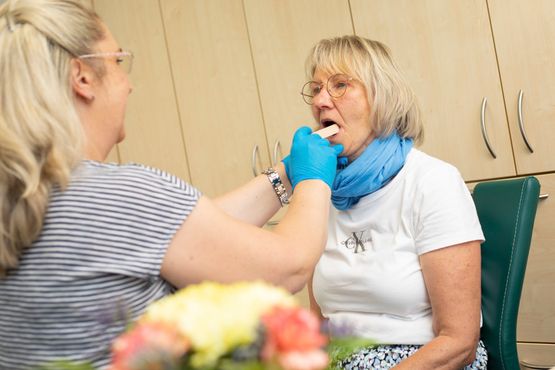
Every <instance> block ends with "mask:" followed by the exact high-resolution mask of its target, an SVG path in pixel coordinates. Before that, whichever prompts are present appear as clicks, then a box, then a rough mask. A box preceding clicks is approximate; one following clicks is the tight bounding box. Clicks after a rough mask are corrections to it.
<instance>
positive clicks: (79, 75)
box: [70, 58, 96, 103]
mask: <svg viewBox="0 0 555 370" xmlns="http://www.w3.org/2000/svg"><path fill="white" fill-rule="evenodd" d="M70 73H71V76H70V78H71V87H72V88H73V92H74V93H75V95H76V96H77V97H79V98H81V99H83V100H84V101H85V102H87V103H91V102H92V101H94V98H95V89H94V83H95V79H96V76H95V74H94V71H93V70H92V69H91V67H89V66H88V65H87V64H86V63H84V62H83V61H82V60H80V59H77V58H74V59H72V60H71V72H70Z"/></svg>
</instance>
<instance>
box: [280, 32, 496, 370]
mask: <svg viewBox="0 0 555 370" xmlns="http://www.w3.org/2000/svg"><path fill="white" fill-rule="evenodd" d="M307 74H308V76H309V79H310V80H311V81H309V82H307V83H306V84H305V85H304V87H303V90H302V95H303V98H304V100H305V102H306V103H308V104H309V105H310V106H311V108H312V113H313V116H314V118H315V120H316V123H317V126H318V127H327V126H329V125H332V124H337V125H338V127H339V131H338V132H337V133H336V134H335V135H334V136H332V137H330V138H329V140H330V142H331V143H333V144H342V145H343V146H344V151H343V152H342V153H341V156H342V158H340V159H343V162H342V163H341V164H340V167H339V169H338V173H337V176H336V178H335V181H334V184H333V187H332V201H333V207H332V209H331V212H330V218H329V225H328V227H329V228H328V230H329V231H328V233H329V234H328V242H327V246H326V249H325V252H324V254H323V255H322V257H321V258H320V261H319V262H318V264H317V266H316V268H315V270H314V273H313V277H312V283H311V284H310V285H309V292H310V298H311V305H312V306H313V308H314V309H315V310H317V311H318V312H319V313H320V314H321V315H322V316H323V317H325V318H327V319H328V320H329V322H330V327H331V328H332V331H333V330H334V328H336V329H337V328H341V329H342V330H344V329H345V327H347V328H348V329H349V330H350V331H352V333H353V334H355V335H357V336H363V337H367V338H371V339H374V340H376V342H377V343H378V344H379V346H377V347H375V348H372V349H364V350H362V351H360V352H357V353H353V354H352V356H351V357H350V358H349V359H347V360H345V361H343V363H342V367H343V368H344V369H388V368H391V367H395V369H411V370H414V369H461V368H463V367H465V366H467V367H466V369H485V366H486V362H487V354H486V351H485V349H484V347H483V344H482V343H481V342H480V341H479V335H480V321H481V318H480V297H481V293H480V243H481V241H483V238H484V237H483V234H482V231H481V228H480V224H479V221H478V218H477V215H476V210H475V208H474V204H473V202H472V199H471V197H470V194H469V191H468V189H467V188H466V187H465V184H464V181H463V179H462V178H461V176H460V174H459V172H458V171H457V169H456V168H454V167H453V166H451V165H449V164H447V163H445V162H442V161H441V160H439V159H436V158H433V157H430V156H429V155H427V154H425V153H423V152H421V151H419V150H417V149H415V148H413V142H419V141H421V140H422V123H421V121H420V116H419V111H418V107H417V104H416V98H415V96H414V94H413V92H412V91H411V89H410V88H409V86H408V85H407V83H406V82H405V80H404V79H403V78H402V76H401V73H400V71H399V69H398V67H397V66H396V64H395V62H394V61H393V60H392V58H391V56H390V53H389V51H388V49H387V47H386V46H384V45H383V44H381V43H379V42H376V41H372V40H368V39H364V38H360V37H357V36H344V37H339V38H334V39H327V40H322V41H320V42H319V43H317V44H316V45H315V46H314V48H313V49H312V51H311V53H310V55H309V57H308V60H307ZM284 162H285V163H286V166H287V162H288V160H287V159H286V160H285V161H284Z"/></svg>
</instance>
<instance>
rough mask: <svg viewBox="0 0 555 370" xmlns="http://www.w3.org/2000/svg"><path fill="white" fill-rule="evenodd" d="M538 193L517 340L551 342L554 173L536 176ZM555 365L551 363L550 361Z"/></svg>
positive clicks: (554, 327)
mask: <svg viewBox="0 0 555 370" xmlns="http://www.w3.org/2000/svg"><path fill="white" fill-rule="evenodd" d="M537 178H538V180H539V181H540V183H541V194H549V197H547V198H545V199H540V202H539V204H538V211H537V214H536V220H535V222H534V232H533V235H532V244H531V247H530V254H529V256H528V264H527V266H526V276H525V278H524V288H523V290H522V297H521V299H520V309H519V315H518V327H517V337H518V340H519V341H520V342H539V343H555V293H554V292H555V227H554V226H553V224H554V223H553V220H555V174H551V175H542V176H537ZM552 366H555V363H553V364H552Z"/></svg>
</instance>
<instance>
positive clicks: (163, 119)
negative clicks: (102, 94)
mask: <svg viewBox="0 0 555 370" xmlns="http://www.w3.org/2000/svg"><path fill="white" fill-rule="evenodd" d="M94 5H95V10H96V11H97V13H99V15H100V16H101V17H102V19H103V20H104V21H105V22H106V24H107V25H108V27H109V28H110V30H111V31H112V33H113V34H114V36H115V37H116V39H117V40H118V42H119V43H120V45H121V47H122V48H123V49H130V50H132V51H133V53H134V54H135V60H134V63H133V70H132V72H131V75H130V78H131V82H132V84H133V87H134V89H133V93H132V94H131V95H130V97H129V103H128V109H127V119H126V131H127V137H126V139H125V141H124V142H122V143H121V144H119V153H120V156H121V161H122V162H140V163H144V164H147V165H151V166H154V167H157V168H161V169H163V170H166V171H169V172H170V173H173V174H175V175H177V176H179V177H181V178H183V179H185V180H189V170H188V165H187V157H186V154H185V153H186V152H185V147H184V141H183V137H182V133H181V125H180V120H179V115H178V110H177V103H176V99H175V94H174V88H173V83H172V74H171V69H170V63H169V59H168V51H167V48H166V40H165V35H164V27H163V24H162V18H161V14H160V7H159V4H158V1H157V0H118V1H112V0H95V2H94Z"/></svg>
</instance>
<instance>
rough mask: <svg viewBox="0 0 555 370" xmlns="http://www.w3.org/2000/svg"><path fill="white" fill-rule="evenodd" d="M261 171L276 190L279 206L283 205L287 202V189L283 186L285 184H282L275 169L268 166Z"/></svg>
mask: <svg viewBox="0 0 555 370" xmlns="http://www.w3.org/2000/svg"><path fill="white" fill-rule="evenodd" d="M262 173H263V174H264V175H266V176H268V181H270V184H272V187H273V188H274V191H275V192H276V195H277V197H278V199H279V202H280V203H281V206H282V207H283V206H284V205H286V204H289V194H287V189H286V188H285V185H283V183H282V182H281V178H280V177H279V174H278V173H277V172H276V170H274V169H273V168H271V167H270V168H268V169H266V170H264V171H262Z"/></svg>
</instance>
